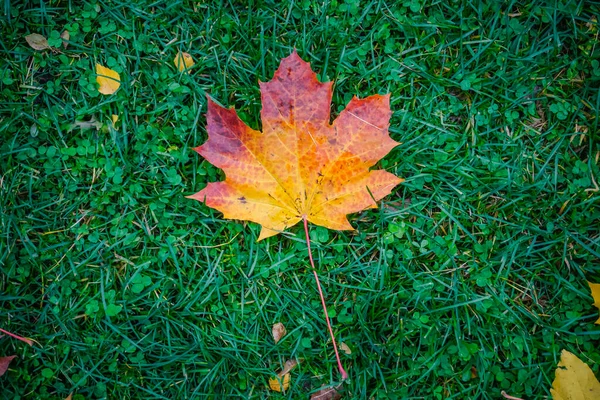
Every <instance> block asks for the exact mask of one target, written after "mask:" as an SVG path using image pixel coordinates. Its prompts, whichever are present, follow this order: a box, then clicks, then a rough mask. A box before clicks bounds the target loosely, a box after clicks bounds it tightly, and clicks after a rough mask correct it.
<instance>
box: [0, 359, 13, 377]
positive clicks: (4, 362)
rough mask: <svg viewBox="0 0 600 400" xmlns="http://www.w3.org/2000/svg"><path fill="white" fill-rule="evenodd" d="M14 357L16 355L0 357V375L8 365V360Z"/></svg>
mask: <svg viewBox="0 0 600 400" xmlns="http://www.w3.org/2000/svg"><path fill="white" fill-rule="evenodd" d="M15 357H16V356H6V357H0V376H2V375H4V373H5V372H6V371H7V370H8V366H9V365H10V362H11V361H12V360H13V359H14V358H15Z"/></svg>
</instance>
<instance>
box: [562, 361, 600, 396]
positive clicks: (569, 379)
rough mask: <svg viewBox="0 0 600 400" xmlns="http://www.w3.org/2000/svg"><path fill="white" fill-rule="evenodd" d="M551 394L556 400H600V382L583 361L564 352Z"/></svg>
mask: <svg viewBox="0 0 600 400" xmlns="http://www.w3.org/2000/svg"><path fill="white" fill-rule="evenodd" d="M550 393H551V394H552V397H553V398H554V400H598V399H600V382H598V379H596V377H595V376H594V373H593V372H592V370H591V369H590V367H588V366H587V365H586V364H585V363H584V362H583V361H581V360H580V359H579V358H577V356H575V355H574V354H573V353H569V352H568V351H567V350H563V351H562V353H561V354H560V362H559V363H558V368H556V377H555V378H554V382H552V389H550Z"/></svg>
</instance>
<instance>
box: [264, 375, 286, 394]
mask: <svg viewBox="0 0 600 400" xmlns="http://www.w3.org/2000/svg"><path fill="white" fill-rule="evenodd" d="M290 380H291V377H290V374H285V375H284V376H283V378H282V377H280V376H275V377H273V378H269V387H270V388H271V390H273V391H275V392H285V391H286V390H288V388H289V387H290Z"/></svg>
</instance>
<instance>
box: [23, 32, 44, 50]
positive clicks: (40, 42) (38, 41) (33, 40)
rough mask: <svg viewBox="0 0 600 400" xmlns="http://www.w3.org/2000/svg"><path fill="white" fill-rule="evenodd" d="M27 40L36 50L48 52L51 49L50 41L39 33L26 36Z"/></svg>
mask: <svg viewBox="0 0 600 400" xmlns="http://www.w3.org/2000/svg"><path fill="white" fill-rule="evenodd" d="M25 40H26V41H27V43H28V44H29V46H31V48H32V49H34V50H40V51H41V50H47V49H49V48H50V45H49V44H48V40H47V39H46V38H45V37H43V36H42V35H40V34H38V33H32V34H31V35H27V36H25Z"/></svg>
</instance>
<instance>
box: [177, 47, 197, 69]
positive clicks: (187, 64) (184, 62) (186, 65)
mask: <svg viewBox="0 0 600 400" xmlns="http://www.w3.org/2000/svg"><path fill="white" fill-rule="evenodd" d="M173 62H174V63H175V66H176V67H177V69H178V70H179V71H181V72H183V71H186V70H188V69H190V68H192V66H193V65H194V59H193V58H192V56H191V55H190V53H186V52H181V51H180V52H179V53H177V55H176V56H175V59H174V60H173ZM188 73H189V71H188Z"/></svg>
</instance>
